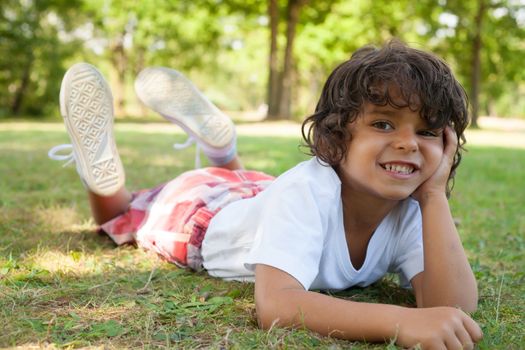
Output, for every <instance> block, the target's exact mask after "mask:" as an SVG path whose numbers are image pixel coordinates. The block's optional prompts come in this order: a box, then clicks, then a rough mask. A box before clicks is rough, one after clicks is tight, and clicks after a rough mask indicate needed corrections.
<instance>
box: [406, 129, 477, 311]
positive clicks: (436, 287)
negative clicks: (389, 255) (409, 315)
mask: <svg viewBox="0 0 525 350" xmlns="http://www.w3.org/2000/svg"><path fill="white" fill-rule="evenodd" d="M444 132H445V149H444V152H443V159H442V162H441V164H440V166H439V167H438V169H437V171H436V172H435V173H434V175H433V176H432V177H431V178H430V179H428V180H427V181H426V182H425V183H423V184H422V185H421V186H420V188H419V189H418V190H417V191H416V193H414V197H415V198H416V199H417V200H418V201H419V206H420V208H421V213H422V219H423V251H424V263H425V270H424V271H423V272H421V273H420V274H418V275H417V276H415V277H414V278H413V279H412V281H411V282H412V286H413V288H414V291H415V294H416V300H417V304H418V306H419V307H429V306H459V307H460V308H461V309H462V310H465V311H467V312H472V311H474V310H476V307H477V303H478V292H477V285H476V280H475V278H474V274H473V273H472V270H471V268H470V265H469V262H468V260H467V257H466V255H465V251H464V250H463V246H462V244H461V240H460V238H459V234H458V232H457V230H456V226H455V225H454V220H453V218H452V214H451V212H450V207H449V204H448V200H447V197H446V194H445V188H446V181H447V179H448V174H449V173H450V168H451V165H452V161H453V157H454V153H455V151H456V148H457V137H456V135H455V133H454V131H453V130H452V129H451V128H450V127H447V128H446V129H445V131H444Z"/></svg>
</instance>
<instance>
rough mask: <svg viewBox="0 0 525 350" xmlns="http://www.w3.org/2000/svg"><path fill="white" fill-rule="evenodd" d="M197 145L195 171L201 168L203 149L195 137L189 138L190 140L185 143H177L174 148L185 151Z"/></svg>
mask: <svg viewBox="0 0 525 350" xmlns="http://www.w3.org/2000/svg"><path fill="white" fill-rule="evenodd" d="M194 143H195V169H200V167H201V148H200V147H199V144H198V143H196V142H195V139H194V138H193V137H191V136H190V137H188V139H187V140H186V141H185V142H184V143H175V144H173V148H174V149H176V150H183V149H185V148H188V147H190V146H191V145H193V144H194Z"/></svg>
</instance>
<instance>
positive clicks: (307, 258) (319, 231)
mask: <svg viewBox="0 0 525 350" xmlns="http://www.w3.org/2000/svg"><path fill="white" fill-rule="evenodd" d="M310 186H311V185H309V184H305V183H295V184H290V183H288V184H286V186H282V187H281V188H278V189H273V191H271V193H267V195H270V196H271V197H270V198H268V199H267V201H266V205H265V207H264V209H263V212H262V213H261V216H260V220H259V222H258V223H257V225H258V227H257V228H256V233H255V240H254V244H253V246H252V248H251V250H250V253H249V254H248V257H247V260H246V261H245V267H246V268H247V269H249V270H252V271H253V270H254V269H255V265H256V264H265V265H269V266H272V267H275V268H277V269H280V270H282V271H284V272H286V273H288V274H290V275H291V276H293V277H294V278H295V279H297V281H299V282H300V283H301V284H302V285H303V287H304V288H305V289H308V288H309V287H310V285H311V284H312V282H313V281H314V279H315V277H316V276H317V274H318V271H319V262H320V260H321V254H322V249H323V237H324V234H323V232H324V228H325V226H326V223H323V219H322V217H323V215H322V214H321V208H323V206H325V208H324V209H325V210H326V206H327V205H330V204H329V203H328V202H329V201H326V200H324V199H323V196H322V195H321V196H319V194H318V193H316V192H315V191H313V190H312V188H311V187H310ZM314 193H315V194H314Z"/></svg>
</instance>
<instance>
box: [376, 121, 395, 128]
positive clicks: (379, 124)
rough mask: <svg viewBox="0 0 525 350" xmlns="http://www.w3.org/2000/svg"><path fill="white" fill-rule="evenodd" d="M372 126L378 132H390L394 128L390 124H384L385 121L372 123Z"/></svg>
mask: <svg viewBox="0 0 525 350" xmlns="http://www.w3.org/2000/svg"><path fill="white" fill-rule="evenodd" d="M372 126H373V127H374V128H376V129H380V130H392V129H393V128H394V127H393V126H392V125H391V124H390V123H388V122H385V121H377V122H374V123H373V124H372Z"/></svg>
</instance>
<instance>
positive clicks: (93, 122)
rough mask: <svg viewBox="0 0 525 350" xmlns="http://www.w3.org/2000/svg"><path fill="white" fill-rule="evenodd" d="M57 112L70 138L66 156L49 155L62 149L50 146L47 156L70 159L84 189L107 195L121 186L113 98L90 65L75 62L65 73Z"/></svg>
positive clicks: (122, 179) (104, 82) (96, 71)
mask: <svg viewBox="0 0 525 350" xmlns="http://www.w3.org/2000/svg"><path fill="white" fill-rule="evenodd" d="M60 113H61V114H62V117H64V123H65V125H66V130H67V132H68V134H69V138H70V139H71V147H72V150H73V151H72V153H71V155H69V156H53V155H54V153H56V152H57V151H59V150H61V149H64V146H63V145H60V146H57V147H54V148H53V149H51V150H50V151H49V156H50V157H52V158H54V159H65V158H68V157H69V158H71V159H72V160H74V161H75V163H76V167H77V172H78V174H79V175H80V178H81V179H82V181H83V182H84V184H85V185H86V187H87V188H88V189H89V190H90V191H92V192H95V193H96V194H99V195H102V196H109V195H112V194H114V193H115V192H117V191H118V190H119V189H120V188H122V187H123V186H124V181H125V176H124V169H123V167H122V163H121V161H120V157H119V155H118V152H117V147H116V145H115V141H114V139H113V97H112V95H111V90H110V88H109V86H108V84H107V83H106V81H105V80H104V78H103V77H102V75H101V74H100V72H99V71H98V70H97V69H96V68H95V67H93V66H92V65H90V64H87V63H78V64H75V65H74V66H73V67H71V68H70V69H69V70H68V71H67V72H66V74H65V76H64V79H63V80H62V85H61V87H60Z"/></svg>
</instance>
